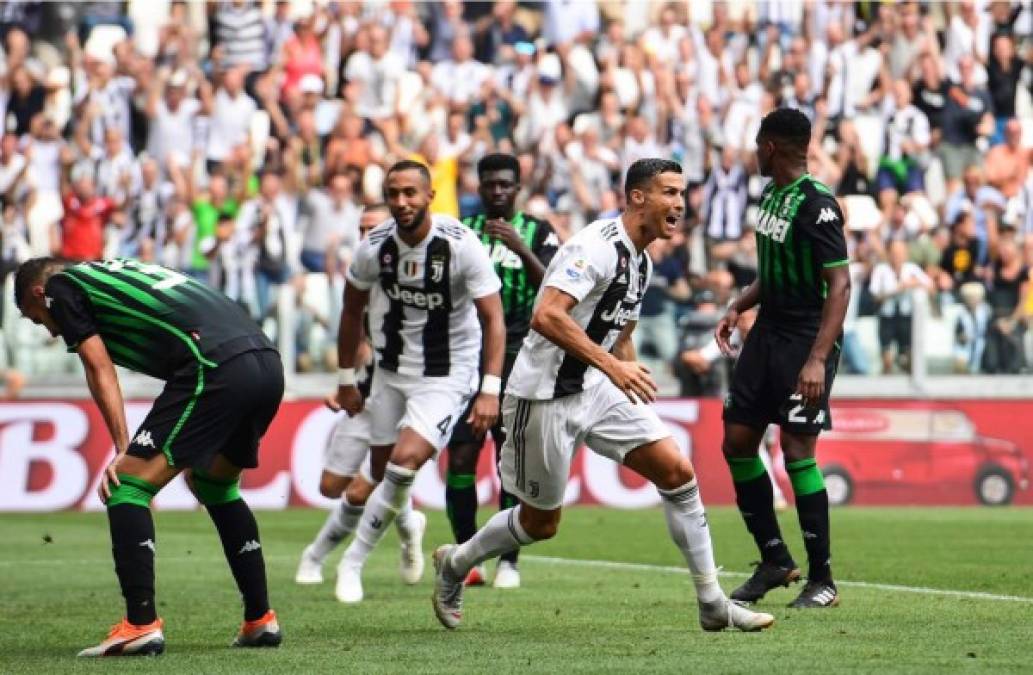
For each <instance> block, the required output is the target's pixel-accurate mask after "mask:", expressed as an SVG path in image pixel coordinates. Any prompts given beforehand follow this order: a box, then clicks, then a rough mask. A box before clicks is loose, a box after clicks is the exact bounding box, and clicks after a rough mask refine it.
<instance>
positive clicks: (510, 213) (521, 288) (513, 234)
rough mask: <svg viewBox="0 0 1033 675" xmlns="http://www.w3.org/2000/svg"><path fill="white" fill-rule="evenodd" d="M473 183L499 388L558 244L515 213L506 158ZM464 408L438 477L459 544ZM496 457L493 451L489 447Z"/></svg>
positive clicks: (469, 450)
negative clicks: (494, 310)
mask: <svg viewBox="0 0 1033 675" xmlns="http://www.w3.org/2000/svg"><path fill="white" fill-rule="evenodd" d="M477 177H478V179H479V181H480V185H479V186H478V193H479V194H480V197H481V204H482V205H483V207H484V212H483V213H481V214H478V215H476V216H473V217H471V218H466V219H464V220H463V223H464V224H465V225H466V226H467V227H469V228H470V229H472V230H473V231H474V232H476V233H477V234H478V235H479V236H480V238H481V242H482V243H483V244H484V245H485V246H486V247H487V249H488V254H489V255H490V256H491V261H492V263H493V264H494V265H495V273H496V274H497V275H498V277H499V280H501V282H502V291H501V295H502V311H503V313H504V314H505V319H506V358H505V361H504V362H503V366H502V383H501V385H500V386H501V387H502V389H501V391H505V390H506V384H505V381H506V379H507V378H508V376H509V371H510V370H512V369H513V362H514V361H515V360H516V355H517V353H519V351H520V345H521V343H522V342H523V341H524V337H525V336H526V335H527V331H528V329H529V328H530V325H531V323H530V322H531V309H532V307H533V306H534V300H535V298H536V297H537V296H538V285H539V284H540V283H541V281H542V276H543V275H544V274H545V268H546V267H548V265H549V261H551V260H552V256H553V255H554V254H555V253H556V250H557V249H558V248H559V239H558V238H557V237H556V233H555V232H554V231H553V229H552V226H551V225H549V223H548V222H547V221H544V220H539V219H537V218H535V217H533V216H531V215H528V214H526V213H523V212H522V211H517V210H516V198H517V193H518V192H520V163H519V162H518V161H517V158H516V157H514V156H513V155H507V154H501V153H496V154H490V155H485V156H484V157H482V158H481V160H480V161H479V162H478V163H477ZM469 414H470V411H466V412H464V413H463V414H462V415H461V416H460V417H459V422H458V423H457V424H456V427H455V429H454V430H453V431H452V438H451V439H450V440H449V442H448V473H447V475H446V477H445V483H446V485H445V507H446V511H447V513H448V519H449V521H450V522H451V524H452V534H453V535H454V536H455V539H456V543H457V544H462V543H463V542H465V541H466V540H468V539H470V537H472V536H473V535H474V534H476V533H477V486H476V484H475V480H476V478H477V458H478V457H479V456H480V452H481V447H482V446H483V445H484V435H483V434H481V435H478V434H475V433H473V430H472V429H471V428H470V425H469V424H467V423H466V421H465V420H466V419H467V417H469ZM491 437H492V441H493V442H494V443H495V447H496V449H497V450H501V449H502V444H503V443H504V442H505V440H506V436H505V429H504V428H503V427H502V418H501V416H500V417H499V420H498V421H497V422H496V423H495V426H493V427H492V428H491ZM496 454H498V453H497V452H496ZM513 506H516V500H515V499H514V498H513V496H512V495H510V494H509V493H507V492H506V491H505V490H501V488H500V493H499V508H502V509H508V508H512V507H513ZM517 555H518V551H516V550H514V551H512V552H510V553H507V554H505V555H503V556H502V558H501V559H500V560H499V566H498V569H496V571H495V580H494V582H493V583H494V586H495V587H496V588H516V587H518V586H520V573H519V572H518V571H517V567H516V562H517ZM485 581H486V579H485V573H484V571H483V570H482V569H481V568H479V567H475V568H474V569H473V570H471V571H470V575H469V577H467V581H466V583H467V584H468V585H480V584H483V583H485Z"/></svg>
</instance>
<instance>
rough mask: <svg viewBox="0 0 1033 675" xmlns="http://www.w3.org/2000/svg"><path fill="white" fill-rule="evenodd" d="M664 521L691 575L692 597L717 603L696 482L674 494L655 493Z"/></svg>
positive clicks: (719, 596) (710, 547) (718, 596)
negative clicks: (659, 499)
mask: <svg viewBox="0 0 1033 675" xmlns="http://www.w3.org/2000/svg"><path fill="white" fill-rule="evenodd" d="M659 492H660V496H661V497H662V501H663V504H664V515H665V516H666V517H667V531H668V532H670V533H671V539H673V540H674V543H675V544H676V545H677V546H678V548H680V549H681V552H682V555H684V556H685V562H687V563H688V564H689V570H691V571H692V581H693V583H694V584H695V585H696V597H697V598H698V599H699V600H700V602H707V603H710V602H717V601H718V600H721V599H723V598H724V597H725V593H724V591H723V590H721V586H720V585H718V583H717V565H715V564H714V548H713V545H712V544H711V542H710V528H709V527H708V526H707V515H706V513H705V512H704V511H703V500H702V499H700V497H699V485H697V484H696V479H695V478H693V479H692V480H691V481H689V482H688V483H686V484H685V485H682V486H681V487H680V488H675V489H674V490H659Z"/></svg>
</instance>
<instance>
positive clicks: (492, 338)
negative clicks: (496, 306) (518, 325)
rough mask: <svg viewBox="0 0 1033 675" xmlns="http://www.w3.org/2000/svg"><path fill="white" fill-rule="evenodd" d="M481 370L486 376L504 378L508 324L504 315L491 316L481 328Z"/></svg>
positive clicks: (486, 318)
mask: <svg viewBox="0 0 1033 675" xmlns="http://www.w3.org/2000/svg"><path fill="white" fill-rule="evenodd" d="M481 332H482V337H481V351H482V353H483V354H484V356H483V358H482V363H481V369H482V371H483V373H484V374H485V375H495V376H496V377H502V361H503V359H504V358H505V351H506V322H505V321H504V320H503V319H502V314H501V313H498V314H495V313H493V314H490V315H489V316H487V317H485V321H484V323H483V325H482V326H481Z"/></svg>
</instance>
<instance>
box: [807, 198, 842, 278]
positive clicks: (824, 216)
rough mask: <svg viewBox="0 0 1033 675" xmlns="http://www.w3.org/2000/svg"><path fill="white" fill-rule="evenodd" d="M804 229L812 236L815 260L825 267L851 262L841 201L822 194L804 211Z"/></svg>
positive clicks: (808, 235)
mask: <svg viewBox="0 0 1033 675" xmlns="http://www.w3.org/2000/svg"><path fill="white" fill-rule="evenodd" d="M803 219H804V221H803V226H804V227H803V230H804V232H806V233H807V237H808V238H810V240H811V243H812V246H813V250H814V258H815V262H817V263H818V264H820V265H821V266H822V267H823V268H829V267H839V266H841V265H846V264H848V263H849V262H850V258H849V256H848V253H847V248H846V236H845V235H844V234H843V228H844V225H845V222H846V221H845V219H844V218H843V211H842V210H841V209H840V208H839V202H837V201H836V200H835V198H833V197H831V196H828V195H822V196H821V197H819V198H817V199H815V200H814V201H813V202H811V204H810V208H809V209H807V210H806V211H805V212H804V213H803Z"/></svg>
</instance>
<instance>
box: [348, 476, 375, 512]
mask: <svg viewBox="0 0 1033 675" xmlns="http://www.w3.org/2000/svg"><path fill="white" fill-rule="evenodd" d="M375 487H376V486H375V485H371V484H370V483H369V482H367V481H365V480H362V478H358V479H356V480H353V481H352V482H351V483H349V484H348V488H347V489H346V490H345V491H344V496H345V498H347V500H348V503H349V504H351V505H352V506H365V505H366V502H367V501H369V496H370V495H371V494H372V493H373V488H375Z"/></svg>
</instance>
